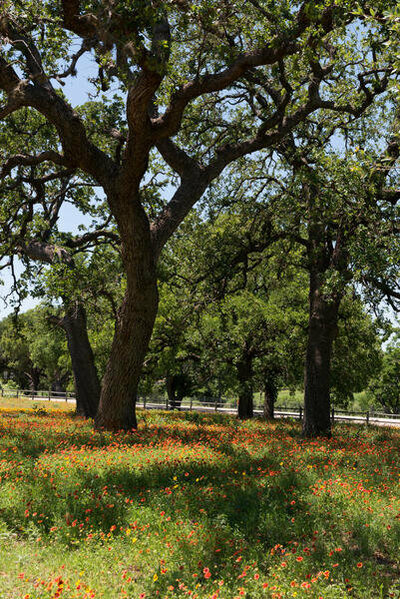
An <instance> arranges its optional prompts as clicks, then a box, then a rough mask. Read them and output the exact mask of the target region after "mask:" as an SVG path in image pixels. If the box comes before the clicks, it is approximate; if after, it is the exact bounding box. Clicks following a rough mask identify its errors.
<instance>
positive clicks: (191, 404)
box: [189, 397, 193, 412]
mask: <svg viewBox="0 0 400 599" xmlns="http://www.w3.org/2000/svg"><path fill="white" fill-rule="evenodd" d="M192 408H193V397H190V407H189V412H191V411H192Z"/></svg>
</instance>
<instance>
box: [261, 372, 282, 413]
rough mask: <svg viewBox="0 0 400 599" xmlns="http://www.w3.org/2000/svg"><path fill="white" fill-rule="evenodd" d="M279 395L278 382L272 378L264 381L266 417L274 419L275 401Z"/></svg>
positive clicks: (264, 410)
mask: <svg viewBox="0 0 400 599" xmlns="http://www.w3.org/2000/svg"><path fill="white" fill-rule="evenodd" d="M277 395H278V391H277V388H276V384H275V383H274V381H273V380H272V379H267V380H266V381H265V383H264V406H263V408H264V409H263V412H264V418H266V419H267V420H273V418H274V410H275V401H276V398H277Z"/></svg>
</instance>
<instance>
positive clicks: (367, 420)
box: [366, 410, 369, 426]
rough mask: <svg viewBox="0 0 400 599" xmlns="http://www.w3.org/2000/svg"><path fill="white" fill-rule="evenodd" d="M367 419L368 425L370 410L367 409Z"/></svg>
mask: <svg viewBox="0 0 400 599" xmlns="http://www.w3.org/2000/svg"><path fill="white" fill-rule="evenodd" d="M366 419H367V426H368V425H369V410H367V413H366Z"/></svg>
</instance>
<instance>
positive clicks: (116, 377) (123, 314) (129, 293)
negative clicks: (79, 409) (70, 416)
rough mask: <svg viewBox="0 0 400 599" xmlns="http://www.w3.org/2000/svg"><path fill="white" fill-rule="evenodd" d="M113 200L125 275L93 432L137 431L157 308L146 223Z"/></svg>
mask: <svg viewBox="0 0 400 599" xmlns="http://www.w3.org/2000/svg"><path fill="white" fill-rule="evenodd" d="M124 200H125V198H123V201H120V200H119V199H118V198H117V199H113V201H112V205H113V206H114V208H115V214H116V218H117V220H118V226H119V231H120V234H121V240H122V243H121V254H122V259H123V262H124V266H125V272H126V275H127V281H126V292H125V296H124V299H123V302H122V305H121V307H120V308H119V311H118V316H117V321H116V326H115V334H114V339H113V343H112V347H111V352H110V357H109V360H108V364H107V368H106V372H105V375H104V378H103V381H102V388H101V395H100V404H99V409H98V412H97V415H96V419H95V426H96V428H105V429H107V430H131V429H134V428H136V427H137V420H136V413H135V406H136V397H137V388H138V383H139V378H140V375H141V371H142V366H143V361H144V358H145V355H146V352H147V349H148V345H149V341H150V337H151V334H152V331H153V326H154V321H155V318H156V314H157V308H158V292H157V275H156V260H155V254H154V249H153V246H152V241H151V237H150V227H149V222H148V219H147V217H146V215H145V213H144V210H143V208H142V207H141V205H140V203H139V202H138V201H136V200H135V198H133V199H132V203H129V202H126V201H124Z"/></svg>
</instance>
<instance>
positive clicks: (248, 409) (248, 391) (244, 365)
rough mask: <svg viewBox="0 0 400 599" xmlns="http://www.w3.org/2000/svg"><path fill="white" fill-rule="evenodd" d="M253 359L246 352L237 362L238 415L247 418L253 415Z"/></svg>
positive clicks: (243, 418)
mask: <svg viewBox="0 0 400 599" xmlns="http://www.w3.org/2000/svg"><path fill="white" fill-rule="evenodd" d="M252 367H253V359H252V357H251V355H250V354H249V353H244V354H243V356H242V358H241V359H240V360H239V361H238V362H237V364H236V371H237V377H238V383H239V403H238V417H239V418H240V420H246V419H248V418H252V417H253V385H252V380H251V379H252V374H253V372H252V370H253V368H252Z"/></svg>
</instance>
